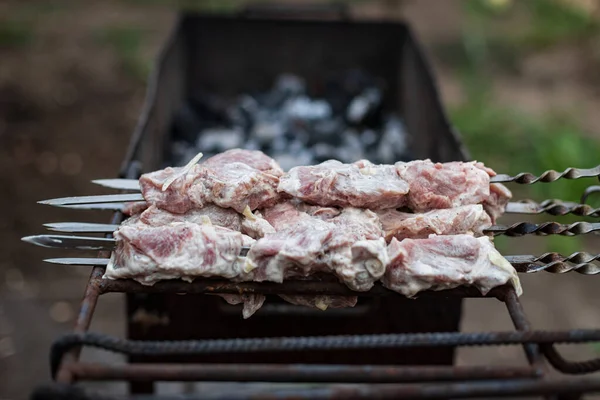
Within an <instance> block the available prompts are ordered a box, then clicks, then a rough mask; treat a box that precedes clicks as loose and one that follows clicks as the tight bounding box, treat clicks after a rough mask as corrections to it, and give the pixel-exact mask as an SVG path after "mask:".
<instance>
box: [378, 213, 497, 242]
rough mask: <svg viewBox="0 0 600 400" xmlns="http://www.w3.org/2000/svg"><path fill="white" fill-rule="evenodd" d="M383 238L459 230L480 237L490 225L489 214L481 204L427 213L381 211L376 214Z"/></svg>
mask: <svg viewBox="0 0 600 400" xmlns="http://www.w3.org/2000/svg"><path fill="white" fill-rule="evenodd" d="M377 214H378V215H379V219H380V220H381V224H382V225H383V230H384V231H385V240H386V241H387V242H389V241H390V240H391V239H392V238H393V237H395V238H396V239H398V240H402V239H424V238H427V237H429V235H431V234H436V235H456V234H459V233H464V234H470V235H475V236H481V235H482V234H483V232H482V231H483V230H484V229H486V228H489V227H490V226H492V221H491V219H490V217H489V215H488V214H487V213H486V212H485V211H484V209H483V206H482V205H480V204H474V205H467V206H460V207H456V208H448V209H443V210H433V211H429V212H426V213H417V214H411V213H404V212H400V211H397V210H383V211H380V212H378V213H377Z"/></svg>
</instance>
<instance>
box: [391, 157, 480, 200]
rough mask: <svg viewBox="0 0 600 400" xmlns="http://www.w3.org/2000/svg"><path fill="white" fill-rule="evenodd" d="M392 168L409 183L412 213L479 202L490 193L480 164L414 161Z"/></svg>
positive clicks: (398, 164)
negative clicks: (395, 168)
mask: <svg viewBox="0 0 600 400" xmlns="http://www.w3.org/2000/svg"><path fill="white" fill-rule="evenodd" d="M396 167H397V169H398V174H399V175H400V176H401V177H402V178H403V179H404V180H406V181H407V182H409V184H410V192H409V194H408V204H407V205H408V208H410V209H411V210H412V211H414V212H424V211H430V210H436V209H443V208H453V207H459V206H463V205H467V204H480V203H483V202H484V201H485V200H486V199H487V198H488V197H489V196H490V176H489V174H488V172H487V171H486V170H485V169H483V168H484V167H483V164H481V163H476V162H449V163H443V164H442V163H434V162H432V161H431V160H418V161H411V162H407V163H397V164H396Z"/></svg>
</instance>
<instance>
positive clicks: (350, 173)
mask: <svg viewBox="0 0 600 400" xmlns="http://www.w3.org/2000/svg"><path fill="white" fill-rule="evenodd" d="M495 175H496V173H495V172H494V171H493V170H492V169H490V168H487V167H485V166H484V165H483V164H482V163H479V162H475V161H472V162H448V163H443V164H442V163H434V162H432V161H430V160H419V161H411V162H407V163H396V164H395V165H375V164H372V163H370V162H369V161H366V160H361V161H357V162H355V163H352V164H342V163H341V162H339V161H335V160H330V161H326V162H323V163H321V164H318V165H314V166H302V167H295V168H292V169H291V170H290V171H289V172H288V173H286V174H284V175H283V176H282V177H281V178H280V181H279V186H278V188H277V190H278V191H280V192H284V193H286V194H288V195H291V196H293V197H295V198H297V199H300V200H302V201H305V202H307V203H310V204H317V205H320V206H341V207H361V208H369V209H372V210H383V209H391V208H401V207H404V206H407V207H408V208H410V209H411V210H412V211H414V212H425V211H430V210H436V209H448V208H454V207H459V206H463V205H471V204H483V205H484V207H485V210H486V211H487V212H488V213H489V214H490V217H491V218H492V221H495V220H496V218H498V217H499V216H500V215H501V214H502V213H503V212H504V208H505V206H506V204H507V203H508V200H509V199H510V198H511V193H510V191H509V190H508V189H506V188H505V187H504V186H502V185H498V184H491V185H490V177H491V176H495Z"/></svg>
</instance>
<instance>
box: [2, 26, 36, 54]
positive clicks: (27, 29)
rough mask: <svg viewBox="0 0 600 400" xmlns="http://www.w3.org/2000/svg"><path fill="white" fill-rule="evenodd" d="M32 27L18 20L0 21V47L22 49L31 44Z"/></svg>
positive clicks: (32, 36)
mask: <svg viewBox="0 0 600 400" xmlns="http://www.w3.org/2000/svg"><path fill="white" fill-rule="evenodd" d="M33 38H34V34H33V26H32V24H31V23H30V22H29V21H25V20H20V19H7V20H0V47H3V48H22V47H25V46H28V45H29V44H31V43H32V42H33Z"/></svg>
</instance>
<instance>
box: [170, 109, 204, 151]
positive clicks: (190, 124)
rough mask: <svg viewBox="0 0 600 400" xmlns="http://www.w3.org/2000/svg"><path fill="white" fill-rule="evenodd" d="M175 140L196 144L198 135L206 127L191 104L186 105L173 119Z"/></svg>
mask: <svg viewBox="0 0 600 400" xmlns="http://www.w3.org/2000/svg"><path fill="white" fill-rule="evenodd" d="M172 126H173V133H172V136H173V139H174V140H176V141H178V140H184V141H186V142H188V143H195V142H196V137H197V136H198V133H200V131H201V130H202V129H203V128H205V127H206V125H205V124H204V123H203V122H202V121H201V120H200V118H199V117H198V115H197V114H196V112H195V111H194V109H193V108H192V107H191V106H190V105H189V104H184V105H183V106H182V107H181V108H179V109H178V110H177V112H176V113H175V115H174V117H173V125H172Z"/></svg>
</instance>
